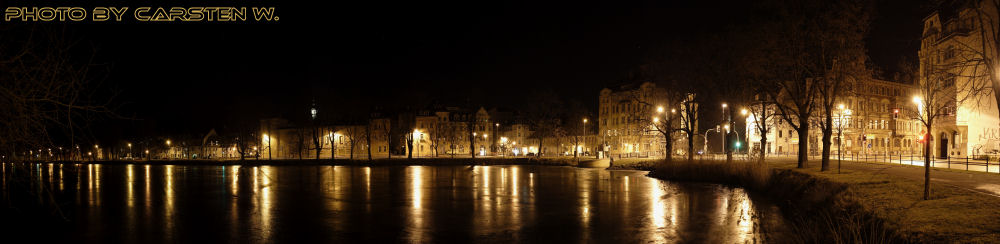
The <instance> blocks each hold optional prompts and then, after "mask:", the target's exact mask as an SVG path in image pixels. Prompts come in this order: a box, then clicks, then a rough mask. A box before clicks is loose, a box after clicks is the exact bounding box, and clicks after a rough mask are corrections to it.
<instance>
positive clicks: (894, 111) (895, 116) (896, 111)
mask: <svg viewBox="0 0 1000 244" xmlns="http://www.w3.org/2000/svg"><path fill="white" fill-rule="evenodd" d="M892 118H893V119H898V118H899V109H898V108H894V109H892Z"/></svg>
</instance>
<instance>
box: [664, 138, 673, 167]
mask: <svg viewBox="0 0 1000 244" xmlns="http://www.w3.org/2000/svg"><path fill="white" fill-rule="evenodd" d="M662 134H663V147H664V148H663V149H664V150H666V151H665V152H663V162H664V163H670V162H673V160H674V158H673V157H672V156H673V155H672V154H671V153H670V152H673V151H674V140H671V139H670V133H662Z"/></svg>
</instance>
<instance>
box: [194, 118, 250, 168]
mask: <svg viewBox="0 0 1000 244" xmlns="http://www.w3.org/2000/svg"><path fill="white" fill-rule="evenodd" d="M257 128H260V127H259V126H253V125H251V124H248V123H240V124H239V125H237V126H236V127H235V129H236V131H235V132H236V134H235V136H234V137H233V144H234V146H235V147H236V153H239V154H240V161H243V160H246V157H248V156H252V157H255V156H256V154H257V153H256V150H253V149H254V148H255V147H257V146H258V145H257V144H258V143H259V141H260V140H259V138H258V137H257V130H256V129H257ZM175 143H176V142H175ZM184 143H185V142H184V141H181V142H180V143H179V144H184Z"/></svg>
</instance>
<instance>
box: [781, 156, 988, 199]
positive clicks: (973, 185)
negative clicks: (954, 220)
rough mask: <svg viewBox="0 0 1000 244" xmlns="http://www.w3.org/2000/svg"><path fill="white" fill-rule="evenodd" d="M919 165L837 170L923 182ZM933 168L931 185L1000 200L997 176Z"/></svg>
mask: <svg viewBox="0 0 1000 244" xmlns="http://www.w3.org/2000/svg"><path fill="white" fill-rule="evenodd" d="M768 162H769V163H773V164H791V165H794V164H795V163H796V161H795V159H794V158H785V157H775V158H768ZM904 162H905V161H904ZM830 164H831V166H832V168H833V170H837V160H835V159H834V160H831V162H830ZM922 165H923V163H922V162H921V163H920V164H919V165H915V166H911V165H907V164H903V165H900V164H898V163H893V164H889V163H884V162H883V163H870V162H869V163H861V162H855V161H847V160H845V161H842V162H841V167H843V168H842V169H845V170H869V171H877V172H878V173H883V174H892V175H895V176H899V177H903V178H906V179H911V180H915V181H918V182H923V180H924V168H923V166H922ZM819 166H820V161H819V160H810V161H809V163H808V164H807V167H809V168H818V167H819ZM934 166H935V167H934V168H932V169H931V181H933V182H934V183H944V184H949V185H953V186H956V187H959V188H963V189H967V190H971V191H975V192H980V193H985V194H988V195H992V196H995V197H1000V174H993V173H986V172H982V171H978V172H976V171H964V168H963V169H962V170H959V169H958V167H953V169H951V170H948V169H947V168H946V167H942V166H941V164H937V163H935V165H934ZM953 166H954V165H953ZM963 167H964V165H963ZM991 171H992V169H991Z"/></svg>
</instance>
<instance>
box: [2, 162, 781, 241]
mask: <svg viewBox="0 0 1000 244" xmlns="http://www.w3.org/2000/svg"><path fill="white" fill-rule="evenodd" d="M2 190H3V201H4V205H5V207H4V208H3V211H2V215H3V216H0V217H2V220H3V222H4V225H3V227H4V228H3V231H2V233H3V235H4V236H5V237H8V239H9V237H18V238H17V239H21V240H28V241H31V242H40V241H43V242H48V241H58V242H69V241H76V240H80V241H83V242H88V243H108V242H126V243H173V242H184V243H190V242H213V243H246V242H255V243H256V242H278V243H315V242H326V243H331V242H332V243H340V242H352V243H353V242H421V243H430V242H433V243H442V242H460V243H464V242H533V243H582V242H604V243H635V242H657V243H662V242H695V243H744V242H750V243H755V242H756V243H759V242H761V241H763V242H780V241H781V240H782V239H784V238H783V236H785V235H788V234H789V233H788V231H787V228H786V227H784V226H785V220H784V219H783V218H782V217H781V214H780V211H779V210H778V208H777V207H776V206H775V205H774V204H771V203H769V202H767V201H766V199H760V198H758V197H754V196H751V195H748V193H747V192H745V191H744V190H742V189H740V188H729V187H723V186H719V185H712V184H696V183H674V182H668V181H661V180H656V179H653V178H648V177H646V176H645V172H644V171H607V170H601V169H580V168H572V167H552V166H379V167H363V166H254V167H251V166H178V165H152V166H150V165H99V164H93V165H87V164H65V165H62V164H45V163H42V164H10V163H6V164H3V185H2ZM8 204H9V205H8ZM7 206H9V207H7ZM60 216H65V217H60ZM21 237H27V238H30V239H26V238H21Z"/></svg>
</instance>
